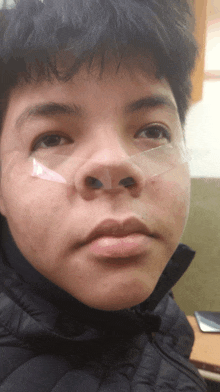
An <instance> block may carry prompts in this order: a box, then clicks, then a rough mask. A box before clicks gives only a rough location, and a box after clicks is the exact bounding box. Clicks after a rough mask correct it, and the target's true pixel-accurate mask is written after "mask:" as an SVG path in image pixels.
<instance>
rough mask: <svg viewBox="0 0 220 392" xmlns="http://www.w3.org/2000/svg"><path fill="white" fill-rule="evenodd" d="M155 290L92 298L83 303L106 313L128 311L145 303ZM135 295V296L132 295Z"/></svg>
mask: <svg viewBox="0 0 220 392" xmlns="http://www.w3.org/2000/svg"><path fill="white" fill-rule="evenodd" d="M152 291H153V290H147V291H145V292H140V291H139V292H138V293H134V292H133V293H131V292H129V293H126V294H122V293H121V294H120V295H116V293H114V294H113V293H111V295H109V296H102V298H90V299H89V301H83V302H84V303H85V304H86V305H88V306H89V307H91V308H94V309H98V310H106V311H117V310H123V309H128V308H131V307H133V306H136V305H138V304H140V303H141V302H143V301H145V300H146V299H147V298H148V297H149V296H150V294H151V292H152ZM132 294H133V295H132Z"/></svg>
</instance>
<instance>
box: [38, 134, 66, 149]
mask: <svg viewBox="0 0 220 392" xmlns="http://www.w3.org/2000/svg"><path fill="white" fill-rule="evenodd" d="M68 143H70V140H69V139H68V138H67V137H64V136H62V135H58V134H49V135H48V134H47V135H44V136H42V137H41V138H40V139H39V138H38V139H37V141H36V142H34V144H33V147H32V151H36V150H38V149H41V148H42V149H47V148H52V147H57V146H63V145H64V144H68Z"/></svg>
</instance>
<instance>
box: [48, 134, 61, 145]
mask: <svg viewBox="0 0 220 392" xmlns="http://www.w3.org/2000/svg"><path fill="white" fill-rule="evenodd" d="M59 141H60V136H57V135H51V136H47V138H46V140H45V144H49V145H50V146H56V145H57V144H58V143H59Z"/></svg>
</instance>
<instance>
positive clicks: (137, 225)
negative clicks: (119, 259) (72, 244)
mask: <svg viewBox="0 0 220 392" xmlns="http://www.w3.org/2000/svg"><path fill="white" fill-rule="evenodd" d="M133 233H141V234H145V235H147V236H152V234H151V233H150V231H149V229H148V228H147V226H146V225H145V224H144V223H143V222H141V221H140V220H139V219H137V218H135V217H131V218H128V219H125V220H123V221H119V220H115V219H105V220H103V221H102V222H101V223H99V224H98V225H97V226H96V227H95V228H94V229H93V230H92V231H91V232H90V233H89V235H88V236H87V237H86V240H85V241H84V243H83V245H85V244H87V243H89V242H91V241H94V240H95V239H97V238H99V237H103V236H113V237H124V236H127V235H129V234H133Z"/></svg>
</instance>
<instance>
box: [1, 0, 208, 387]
mask: <svg viewBox="0 0 220 392" xmlns="http://www.w3.org/2000/svg"><path fill="white" fill-rule="evenodd" d="M190 20H191V16H190V10H189V7H188V5H187V1H185V0H163V1H162V0H117V1H116V0H105V1H103V0H102V1H100V0H80V1H78V0H43V1H42V0H18V1H16V5H15V6H14V7H12V8H10V9H8V10H6V9H5V10H2V13H1V38H0V58H1V70H0V74H1V86H2V88H1V144H0V154H1V155H0V156H1V187H0V211H1V228H2V234H1V261H0V265H1V274H0V289H1V294H0V358H1V359H0V361H1V362H0V363H1V365H0V392H6V391H13V392H20V391H22V392H30V391H31V392H46V391H47V392H50V391H53V392H70V391H71V392H72V391H77V392H85V391H89V392H97V391H100V392H101V391H102V392H107V391H108V392H110V391H114V392H115V391H134V392H145V391H146V392H148V391H163V392H166V391H167V392H168V391H182V392H183V391H187V392H188V391H205V390H206V388H205V384H204V381H203V380H202V379H201V378H200V376H199V374H198V372H197V370H196V369H195V368H194V367H193V366H192V365H191V364H190V362H189V355H190V352H191V348H192V344H193V332H192V330H191V328H190V326H189V324H188V322H187V319H186V317H185V315H184V313H183V312H182V311H180V309H179V308H178V306H177V305H176V303H175V302H174V300H173V298H172V293H171V291H170V289H171V288H172V286H173V284H174V283H175V282H176V281H177V280H178V279H179V278H180V276H181V275H182V274H183V273H184V271H185V270H186V268H187V267H188V265H189V264H190V262H191V260H192V258H193V256H194V252H193V251H192V250H191V249H189V248H188V247H187V246H184V245H178V244H179V240H180V237H181V235H182V232H183V229H184V226H185V223H186V219H187V215H188V208H189V193H190V179H189V173H188V166H187V160H188V155H187V151H186V149H185V146H184V136H183V125H184V119H185V114H186V110H187V105H188V101H189V97H190V72H191V70H192V69H193V66H194V62H195V56H196V44H195V42H194V39H193V36H192V27H191V22H190Z"/></svg>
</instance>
